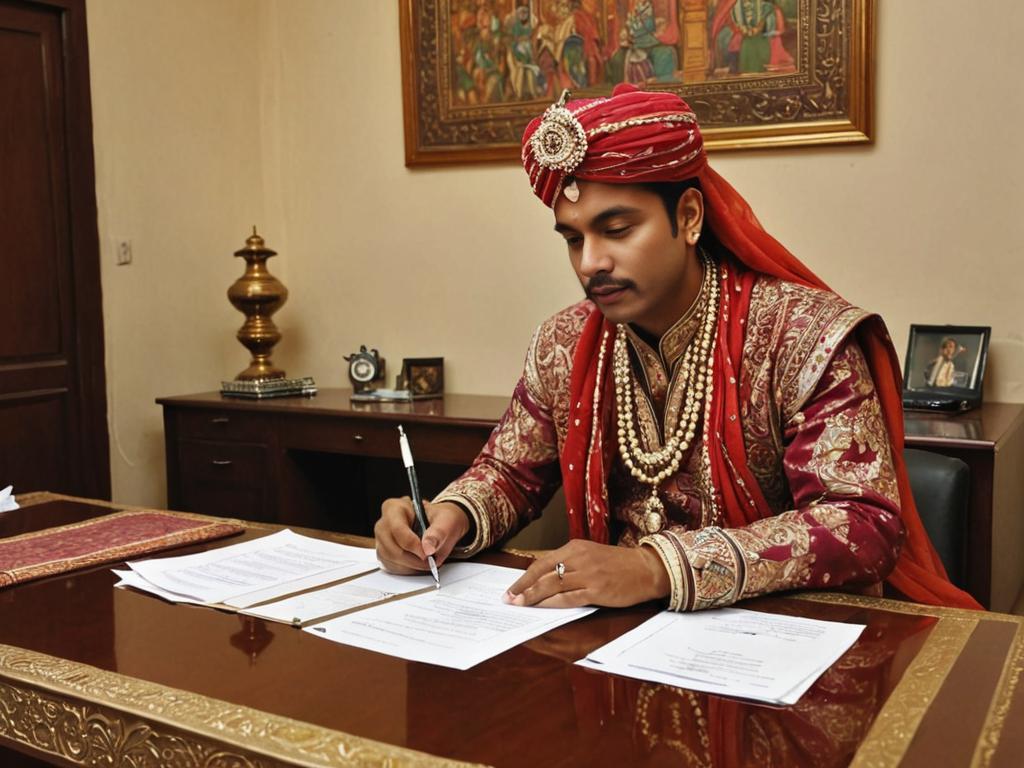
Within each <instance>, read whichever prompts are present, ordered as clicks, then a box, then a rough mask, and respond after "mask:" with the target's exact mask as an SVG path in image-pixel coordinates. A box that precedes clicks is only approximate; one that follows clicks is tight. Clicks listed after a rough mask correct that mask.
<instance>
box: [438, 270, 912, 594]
mask: <svg viewBox="0 0 1024 768" xmlns="http://www.w3.org/2000/svg"><path fill="white" fill-rule="evenodd" d="M704 300H705V298H704V297H701V298H699V299H698V301H697V302H696V303H695V306H694V307H693V308H691V310H690V311H688V312H687V313H686V315H684V316H683V317H682V318H680V320H679V321H678V322H677V323H676V324H675V325H674V326H673V327H672V328H671V329H669V331H668V332H666V333H665V334H664V336H663V337H662V338H661V339H660V341H659V342H658V343H657V344H656V345H652V344H651V343H648V341H645V340H644V339H643V338H641V337H640V336H639V335H638V334H637V333H636V332H635V331H633V330H632V329H628V331H627V338H628V345H629V351H630V358H631V370H632V374H633V375H634V376H635V377H636V378H637V380H638V382H639V384H640V387H641V389H642V391H643V392H644V394H645V397H641V398H639V401H638V402H637V403H636V412H637V422H638V429H637V432H638V435H639V437H640V441H641V444H642V447H643V448H644V450H646V451H652V450H656V449H657V448H659V447H660V446H661V444H662V440H663V436H664V435H665V434H666V433H668V434H671V432H672V431H673V430H674V429H675V426H676V424H677V423H678V415H679V411H680V409H681V406H682V402H683V398H684V396H685V392H683V387H682V386H677V384H678V381H679V378H680V377H679V375H678V374H679V368H680V361H681V359H682V357H683V353H684V351H685V350H686V347H687V345H688V344H689V343H690V341H691V340H692V339H693V337H694V335H695V333H696V332H697V325H698V323H699V321H700V316H701V312H702V309H703V307H702V306H701V302H703V301H704ZM595 311H597V309H596V308H595V307H594V305H593V304H592V303H590V302H589V301H585V302H581V303H579V304H576V305H574V306H572V307H569V308H568V309H565V310H563V311H562V312H560V313H558V314H557V315H555V316H554V317H552V318H550V319H549V320H547V321H546V322H545V323H544V324H542V325H541V327H540V328H539V329H538V330H537V332H536V333H535V334H534V338H533V341H532V343H531V346H530V350H529V352H528V354H527V359H526V365H525V369H524V372H523V375H522V377H521V378H520V380H519V382H518V384H517V385H516V389H515V392H514V393H513V396H512V402H511V404H510V406H509V408H508V410H507V412H506V413H505V415H504V417H503V418H502V420H501V422H500V423H499V425H498V427H497V428H496V429H495V430H494V432H493V434H492V435H491V438H490V440H489V441H488V443H487V445H486V446H485V447H484V449H483V451H482V452H481V454H480V456H479V457H478V458H477V460H476V461H475V462H474V464H473V466H472V467H471V468H470V469H469V470H468V471H467V472H466V473H465V474H464V475H463V476H462V477H460V478H459V479H458V480H456V481H455V482H453V483H452V484H451V485H450V486H448V488H446V489H445V491H444V492H443V493H442V494H441V495H440V496H438V497H437V498H435V499H434V501H435V502H439V501H454V502H457V503H459V504H461V505H462V506H463V507H465V508H466V509H467V511H468V512H469V514H470V515H471V517H472V518H473V521H474V523H475V533H474V536H473V540H472V541H471V542H469V543H468V544H466V545H465V546H463V547H460V548H459V549H457V550H456V552H455V554H456V556H469V555H472V554H475V553H476V552H478V551H480V550H482V549H485V548H487V547H490V546H492V545H494V544H497V543H499V542H501V541H503V540H505V539H507V538H508V537H510V536H511V535H513V534H514V533H515V532H516V531H517V530H519V529H520V528H521V527H522V526H524V525H526V524H527V523H528V522H529V521H531V520H533V519H534V518H535V517H536V516H537V515H539V514H540V512H541V510H542V509H543V508H544V506H545V505H546V503H547V502H548V500H549V499H550V497H551V495H552V494H553V493H554V491H555V490H556V489H557V487H558V485H559V484H560V482H561V471H560V468H559V463H558V459H559V455H560V449H561V445H562V443H563V442H564V440H565V435H566V430H567V428H568V420H569V418H570V412H571V406H572V404H571V403H570V398H569V380H570V374H571V368H572V361H573V355H574V352H575V346H576V343H577V342H578V340H579V337H580V332H581V330H582V327H583V324H584V322H585V321H586V319H587V317H588V316H589V315H590V314H591V313H592V312H595ZM866 316H867V315H866V313H865V312H864V311H862V310H860V309H858V308H856V307H853V306H851V305H849V304H847V303H846V302H845V301H843V300H842V299H840V298H839V297H837V296H835V295H834V294H832V293H829V292H826V291H822V290H818V289H814V288H807V287H803V286H799V285H796V284H793V283H788V282H785V281H782V280H779V279H776V278H770V277H761V278H759V279H758V281H757V283H756V285H755V286H754V289H753V293H752V296H751V303H750V311H749V314H748V317H747V318H746V334H745V340H744V346H743V359H742V365H741V369H740V377H741V379H740V382H739V383H740V392H741V396H742V405H741V409H740V420H741V427H742V431H743V439H744V444H745V448H746V453H747V460H748V466H749V468H750V470H751V473H752V474H753V476H754V477H755V478H756V480H757V482H758V484H759V485H760V490H761V492H762V494H763V496H764V498H765V499H766V501H767V502H768V505H769V507H770V508H771V510H772V512H773V514H772V515H771V516H769V517H766V518H764V519H761V520H758V521H756V522H754V523H752V524H750V525H747V526H745V527H742V528H727V527H724V526H723V518H722V516H721V511H720V509H719V505H718V504H717V503H716V501H715V499H716V494H715V493H714V492H713V489H712V488H711V487H710V485H711V484H710V479H709V478H710V472H709V469H708V459H707V452H706V450H705V446H704V445H703V442H702V441H701V439H700V438H699V437H698V439H697V440H696V443H695V444H694V445H692V446H691V448H690V450H689V452H688V455H687V456H685V457H684V459H683V461H682V463H681V465H680V467H679V470H678V471H677V472H676V473H675V474H674V475H673V476H670V477H668V478H666V479H665V480H664V481H663V482H662V483H661V484H660V485H659V487H658V493H659V496H660V498H661V500H662V501H663V503H664V513H663V514H652V513H651V512H650V511H648V509H647V507H646V504H645V502H646V500H647V499H648V498H649V497H650V493H651V486H649V485H647V484H645V483H642V482H640V481H638V480H636V479H634V478H633V477H632V475H631V474H630V473H629V471H628V470H627V469H626V467H625V466H624V464H623V463H622V460H621V457H619V456H617V455H616V457H615V459H614V461H613V464H612V467H611V471H610V473H609V476H608V477H609V479H608V483H607V488H606V492H607V494H608V502H609V504H608V506H609V509H610V510H611V515H612V518H613V520H612V524H611V528H612V535H613V539H614V540H616V541H617V543H618V544H620V545H624V546H635V545H638V544H639V545H647V546H651V547H653V548H654V549H655V550H656V551H657V552H658V554H659V555H660V556H661V558H662V560H663V562H664V564H665V567H666V569H667V570H668V573H669V576H670V580H671V584H672V594H671V597H670V600H669V607H670V608H672V609H675V610H696V609H701V608H708V607H712V606H719V605H728V604H731V603H733V602H736V601H737V600H741V599H744V598H748V597H753V596H755V595H759V594H763V593H766V592H772V591H777V590H784V589H795V588H805V587H833V586H838V585H841V584H874V583H877V582H880V581H881V580H882V579H883V578H884V577H885V576H886V575H887V574H888V573H889V571H890V570H891V569H892V567H893V565H894V564H895V562H896V558H897V556H898V554H899V548H900V545H901V542H902V538H903V534H904V531H903V525H902V522H901V519H900V514H899V511H900V504H899V491H898V490H897V485H896V477H895V472H894V469H893V464H892V457H891V454H890V448H889V439H888V434H887V432H886V428H885V424H884V421H883V417H882V411H881V407H880V405H879V401H878V399H877V397H876V394H875V388H874V384H873V382H872V380H871V376H870V373H869V372H868V368H867V365H866V363H865V360H864V357H863V355H862V353H861V350H860V348H859V346H858V345H857V342H856V340H855V338H853V336H852V335H851V332H852V331H853V329H854V328H855V327H856V326H857V324H858V323H859V322H860V321H861V320H863V319H864V318H865V317H866ZM603 407H605V408H608V407H611V408H614V407H615V406H614V401H612V402H610V403H605V404H604V405H603ZM610 423H612V424H614V423H615V420H614V419H612V420H611V422H610ZM697 431H698V435H699V434H700V429H699V428H698V430H697ZM568 470H569V471H582V468H581V467H573V466H572V465H570V466H569V467H568Z"/></svg>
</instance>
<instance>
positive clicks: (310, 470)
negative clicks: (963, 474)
mask: <svg viewBox="0 0 1024 768" xmlns="http://www.w3.org/2000/svg"><path fill="white" fill-rule="evenodd" d="M350 396H351V392H350V391H349V390H347V389H323V390H321V391H320V393H319V394H318V395H317V396H316V397H313V398H281V399H274V400H256V401H254V400H241V399H229V398H224V397H222V396H221V395H220V394H219V393H216V392H210V393H205V394H199V395H187V396H182V397H166V398H161V399H159V400H157V402H158V403H160V404H161V405H162V406H163V408H164V435H165V439H166V443H167V495H168V505H169V506H170V507H171V508H172V509H180V510H186V511H189V512H201V513H204V514H210V515H228V516H234V517H242V518H245V519H249V520H257V521H264V522H273V523H281V524H285V525H301V526H307V527H311V528H320V529H323V530H333V531H344V532H346V533H356V534H363V535H369V534H371V533H372V530H373V523H374V520H375V519H376V516H377V513H378V511H379V508H380V503H381V501H383V500H384V499H385V498H388V497H389V496H402V495H405V494H407V493H408V486H407V484H406V477H405V472H404V470H403V469H402V466H401V463H400V462H399V461H398V459H399V450H398V431H397V427H398V425H399V424H402V425H403V426H404V427H405V430H406V431H407V432H408V434H409V439H410V441H411V443H412V448H413V452H414V453H415V455H416V462H417V471H418V472H419V474H420V480H421V485H422V487H423V492H424V493H425V494H426V495H428V496H430V495H433V494H436V493H437V492H438V491H440V490H441V489H442V488H443V487H444V486H445V485H446V484H447V483H448V482H450V481H451V480H452V479H454V478H455V477H457V476H458V475H459V474H460V473H461V472H462V470H463V469H465V468H466V467H467V466H468V465H469V464H470V463H471V462H472V461H473V458H474V457H475V456H476V455H477V453H478V452H479V450H480V448H481V447H482V446H483V444H484V443H485V442H486V440H487V437H488V436H489V435H490V432H491V430H492V429H493V428H494V426H495V424H496V423H497V422H498V419H500V418H501V415H502V413H504V411H505V408H506V406H507V405H508V398H504V397H488V396H481V395H446V396H445V397H444V399H443V400H423V401H419V402H416V403H353V402H351V400H350ZM905 422H906V432H907V440H906V444H907V446H908V447H913V448H922V449H925V450H931V451H935V452H937V453H942V454H945V455H947V456H955V457H956V458H959V459H962V460H963V461H965V462H966V463H967V465H968V466H969V467H970V469H971V498H970V513H969V526H968V528H969V530H968V534H967V542H966V557H965V565H966V573H967V588H968V591H970V592H971V594H973V595H974V596H975V597H976V598H977V599H978V600H979V601H981V602H982V603H983V604H984V605H985V606H987V607H989V608H992V609H994V610H999V611H1008V610H1010V609H1011V608H1012V606H1013V604H1014V600H1015V599H1016V597H1017V594H1018V592H1019V591H1020V589H1021V586H1022V584H1024V405H1022V404H1007V403H987V404H985V405H984V406H982V407H981V408H980V409H978V410H976V411H971V412H969V413H965V414H961V415H956V416H947V415H940V414H932V413H910V412H908V413H907V414H906V419H905Z"/></svg>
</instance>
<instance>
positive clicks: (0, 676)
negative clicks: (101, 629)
mask: <svg viewBox="0 0 1024 768" xmlns="http://www.w3.org/2000/svg"><path fill="white" fill-rule="evenodd" d="M126 716H127V717H126ZM3 742H8V743H13V744H16V745H19V746H20V747H29V748H31V749H33V750H37V751H40V752H44V753H46V754H48V755H53V756H58V757H61V758H63V759H64V760H66V761H67V762H69V763H71V764H73V765H129V766H134V767H135V768H144V767H148V766H152V767H153V768H179V767H180V768H184V767H185V766H189V768H191V767H193V766H204V768H205V767H209V768H214V767H219V766H241V767H245V768H249V767H251V768H257V767H258V768H264V767H266V768H270V767H271V766H311V767H312V766H317V767H320V766H370V765H373V766H379V765H388V766H438V767H439V766H464V765H468V764H467V763H461V762H456V761H452V760H445V759H442V758H437V757H432V756H430V755H427V754H425V753H422V752H416V751H414V750H410V749H405V748H402V747H396V746H393V745H390V744H383V743H380V742H376V741H371V740H369V739H364V738H361V737H358V736H352V735H349V734H346V733H341V732H339V731H333V730H330V729H327V728H321V727H319V726H315V725H311V724H309V723H303V722H299V721H297V720H292V719H289V718H286V717H279V716H276V715H270V714H267V713H265V712H261V711H259V710H256V709H252V708H249V707H243V706H238V705H235V704H230V703H227V702H223V701H219V700H217V699H213V698H209V697H207V696H201V695H198V694H194V693H189V692H187V691H182V690H178V689H175V688H170V687H167V686H164V685H158V684H156V683H148V682H145V681H142V680H136V679H134V678H131V677H127V676H125V675H120V674H117V673H115V672H106V671H104V670H100V669H97V668H95V667H91V666H88V665H86V664H79V663H76V662H71V661H66V660H64V659H59V658H56V657H53V656H48V655H46V654H42V653H36V652H35V651H28V650H24V649H22V648H15V647H13V646H9V645H0V743H3Z"/></svg>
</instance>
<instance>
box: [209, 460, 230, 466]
mask: <svg viewBox="0 0 1024 768" xmlns="http://www.w3.org/2000/svg"><path fill="white" fill-rule="evenodd" d="M210 463H211V464H213V466H215V467H230V466H231V464H232V463H233V462H232V461H231V459H213V460H212V461H211V462H210Z"/></svg>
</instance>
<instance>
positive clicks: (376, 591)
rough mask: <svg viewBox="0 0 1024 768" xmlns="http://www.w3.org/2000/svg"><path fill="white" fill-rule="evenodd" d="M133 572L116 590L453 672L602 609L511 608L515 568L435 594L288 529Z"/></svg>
mask: <svg viewBox="0 0 1024 768" xmlns="http://www.w3.org/2000/svg"><path fill="white" fill-rule="evenodd" d="M128 566H129V569H130V570H127V571H117V570H115V571H114V573H116V574H117V575H118V576H120V577H121V581H120V582H119V583H118V584H116V585H115V586H118V587H134V588H135V589H139V590H142V591H144V592H148V593H150V594H153V595H157V596H159V597H162V598H164V599H166V600H170V601H172V602H176V603H191V604H194V605H205V606H210V607H217V608H222V609H228V610H233V611H237V612H238V613H242V614H245V615H247V616H255V617H258V618H262V619H267V620H269V621H279V622H284V623H287V624H292V625H295V626H298V627H303V628H305V629H306V630H307V631H308V632H311V633H313V634H315V635H316V636H317V637H323V638H326V639H328V640H332V641H334V642H338V643H344V644H346V645H354V646H356V647H359V648H365V649H367V650H371V651H378V652H379V653H384V654H389V655H391V656H397V657H399V658H403V659H409V660H412V661H422V662H426V663H428V664H438V665H441V666H445V667H453V668H455V669H469V668H470V667H472V666H474V665H476V664H479V663H480V662H481V661H484V660H486V659H489V658H491V657H492V656H496V655H497V654H499V653H502V652H503V651H506V650H508V649H509V648H512V647H514V646H516V645H519V644H520V643H522V642H525V641H527V640H530V639H531V638H533V637H536V636H537V635H541V634H543V633H545V632H547V631H548V630H549V629H554V628H555V627H557V626H560V625H562V624H565V623H567V622H570V621H573V620H574V619H578V618H580V617H582V616H586V615H587V614H589V613H592V612H593V611H595V610H597V609H596V608H568V609H550V608H521V607H517V606H511V605H507V604H505V603H504V602H503V601H502V595H503V594H504V593H505V591H506V590H507V589H508V588H509V587H510V586H512V584H513V583H514V582H515V581H516V579H518V578H519V577H520V576H522V574H523V572H522V571H521V570H517V569H515V568H502V567H499V566H495V565H485V564H482V563H446V564H445V565H444V566H442V568H441V584H442V587H441V588H440V589H437V588H435V584H434V578H433V576H430V575H423V576H395V575H393V574H390V573H385V572H383V571H379V570H377V556H376V553H375V551H374V550H372V549H366V548H362V547H349V546H345V545H343V544H335V543H333V542H329V541H322V540H320V539H313V538H308V537H306V536H300V535H298V534H296V533H293V532H292V531H288V530H284V531H281V532H279V533H275V534H273V535H271V536H265V537H263V538H261V539H256V540H254V541H246V542H243V543H241V544H235V545H232V546H228V547H219V548H217V549H213V550H211V551H209V552H201V553H199V554H195V555H184V556H181V557H164V558H155V559H151V560H143V561H140V562H131V563H128ZM400 597H401V598H403V599H401V600H399V599H396V598H400ZM356 611H358V612H356ZM311 625H312V626H311Z"/></svg>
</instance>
